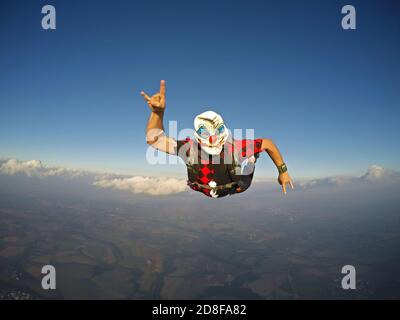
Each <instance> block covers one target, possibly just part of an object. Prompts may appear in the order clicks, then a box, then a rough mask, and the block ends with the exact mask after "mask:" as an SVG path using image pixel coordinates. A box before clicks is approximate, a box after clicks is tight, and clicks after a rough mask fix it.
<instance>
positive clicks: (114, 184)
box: [93, 176, 187, 195]
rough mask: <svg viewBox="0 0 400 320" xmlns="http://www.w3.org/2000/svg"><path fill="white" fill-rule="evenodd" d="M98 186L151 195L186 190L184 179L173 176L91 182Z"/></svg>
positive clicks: (136, 177) (137, 177)
mask: <svg viewBox="0 0 400 320" xmlns="http://www.w3.org/2000/svg"><path fill="white" fill-rule="evenodd" d="M93 185H94V186H97V187H100V188H111V189H114V190H125V191H130V192H132V193H147V194H151V195H168V194H173V193H179V192H184V191H186V190H187V185H186V181H185V180H183V179H174V178H152V177H142V176H134V177H130V178H117V179H101V180H98V181H95V182H94V183H93Z"/></svg>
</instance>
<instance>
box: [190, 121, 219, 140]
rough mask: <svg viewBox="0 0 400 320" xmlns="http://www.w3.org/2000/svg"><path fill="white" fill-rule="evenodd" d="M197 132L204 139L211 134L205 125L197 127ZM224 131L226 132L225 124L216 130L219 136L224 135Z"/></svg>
mask: <svg viewBox="0 0 400 320" xmlns="http://www.w3.org/2000/svg"><path fill="white" fill-rule="evenodd" d="M196 132H197V134H198V135H199V136H200V137H202V138H203V139H207V138H208V137H210V136H211V132H210V131H208V130H207V128H206V127H205V126H201V127H200V128H198V129H197V131H196ZM223 133H225V126H224V125H223V124H222V125H220V126H219V127H218V128H217V130H215V134H216V135H217V136H220V135H222V134H223Z"/></svg>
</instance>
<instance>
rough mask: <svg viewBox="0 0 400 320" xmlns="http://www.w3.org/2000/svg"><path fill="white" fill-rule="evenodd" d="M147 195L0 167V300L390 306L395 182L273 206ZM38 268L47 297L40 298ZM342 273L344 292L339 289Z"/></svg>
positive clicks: (371, 177) (343, 182) (370, 179)
mask: <svg viewBox="0 0 400 320" xmlns="http://www.w3.org/2000/svg"><path fill="white" fill-rule="evenodd" d="M106 181H111V182H112V183H108V184H107V183H105V182H106ZM124 181H125V182H127V184H125V186H128V187H121V188H118V187H117V186H118V182H124ZM147 183H148V184H152V183H157V184H158V185H159V186H161V187H162V188H166V189H167V190H165V191H164V193H165V194H164V195H151V194H146V192H144V191H141V190H139V189H138V185H136V184H135V182H134V179H132V178H131V177H123V176H117V175H98V174H95V173H90V172H81V171H76V170H69V169H62V168H48V167H46V166H45V165H43V164H42V163H41V162H39V161H25V162H24V161H19V160H13V159H3V160H1V161H0V222H1V223H0V238H1V241H0V298H1V299H316V298H319V299H360V298H361V299H372V298H374V299H375V298H376V299H399V298H400V277H399V274H398V271H399V270H400V215H399V213H400V211H399V208H400V206H399V204H400V203H399V202H400V200H399V197H398V194H399V192H398V191H399V190H400V189H399V186H400V179H399V174H398V173H397V172H394V171H389V170H385V169H383V168H381V167H378V166H372V167H370V168H369V169H368V171H367V172H366V174H365V175H363V176H361V177H332V178H327V179H319V180H314V181H305V182H299V183H298V185H297V188H296V191H295V192H292V193H290V194H288V195H287V196H286V197H285V196H283V195H282V194H281V193H280V190H279V187H278V186H277V185H276V184H275V183H271V182H268V181H259V182H256V183H255V184H254V185H253V186H252V187H251V192H247V193H245V194H243V195H239V196H235V197H228V198H227V199H218V200H215V199H207V198H204V197H203V196H202V195H198V194H195V193H194V192H192V191H188V190H186V189H185V188H183V190H184V191H181V186H182V185H183V186H184V180H182V181H181V180H179V179H172V180H168V179H164V180H163V179H159V180H157V179H153V178H147ZM172 184H174V185H175V189H174V188H172V187H171V185H172ZM177 185H179V186H177ZM110 186H113V187H110ZM316 186H318V188H317V187H316ZM139 187H140V184H139ZM188 195H190V196H188ZM46 264H51V265H54V267H55V268H56V272H57V289H56V290H43V289H42V288H41V279H42V277H43V275H42V274H41V268H42V266H43V265H46ZM348 264H350V265H354V267H355V268H356V270H357V289H356V290H343V289H342V288H341V279H342V277H343V275H342V274H341V268H342V266H344V265H348Z"/></svg>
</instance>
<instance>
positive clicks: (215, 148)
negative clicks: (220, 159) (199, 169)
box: [194, 111, 229, 155]
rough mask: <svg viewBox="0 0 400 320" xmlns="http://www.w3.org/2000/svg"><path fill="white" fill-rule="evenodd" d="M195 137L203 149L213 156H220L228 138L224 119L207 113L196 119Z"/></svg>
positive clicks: (212, 113) (215, 114)
mask: <svg viewBox="0 0 400 320" xmlns="http://www.w3.org/2000/svg"><path fill="white" fill-rule="evenodd" d="M194 130H195V136H196V139H197V141H198V143H200V145H201V148H202V149H203V150H204V151H206V152H207V153H209V154H211V155H217V154H220V153H221V151H222V148H223V146H224V143H225V142H226V140H227V138H228V135H229V133H228V129H227V128H226V126H225V124H224V120H223V119H222V117H221V116H220V115H219V114H217V113H215V112H214V111H206V112H203V113H202V114H199V115H198V116H196V118H194Z"/></svg>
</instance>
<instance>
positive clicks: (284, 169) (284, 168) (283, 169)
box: [277, 163, 287, 174]
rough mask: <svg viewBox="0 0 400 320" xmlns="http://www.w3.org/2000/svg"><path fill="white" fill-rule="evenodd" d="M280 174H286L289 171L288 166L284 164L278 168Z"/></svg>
mask: <svg viewBox="0 0 400 320" xmlns="http://www.w3.org/2000/svg"><path fill="white" fill-rule="evenodd" d="M277 168H278V171H279V174H281V173H285V172H286V171H287V166H286V164H285V163H282V164H281V165H280V166H277Z"/></svg>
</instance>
